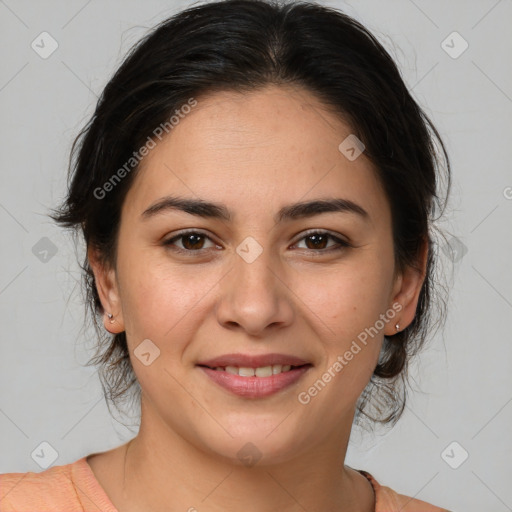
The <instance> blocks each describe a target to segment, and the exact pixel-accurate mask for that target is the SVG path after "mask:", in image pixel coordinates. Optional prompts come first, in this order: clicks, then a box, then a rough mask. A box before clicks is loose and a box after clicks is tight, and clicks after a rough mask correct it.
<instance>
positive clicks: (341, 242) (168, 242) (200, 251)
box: [163, 230, 352, 256]
mask: <svg viewBox="0 0 512 512" xmlns="http://www.w3.org/2000/svg"><path fill="white" fill-rule="evenodd" d="M187 235H201V236H203V237H205V238H207V239H208V240H210V241H212V242H213V243H215V242H214V241H213V240H212V239H211V238H210V237H209V236H208V235H207V234H205V233H202V232H201V231H197V230H189V231H182V232H181V233H179V234H178V235H176V236H174V237H172V238H170V239H169V240H166V241H165V242H163V245H164V246H166V247H169V248H170V249H171V250H173V251H176V252H178V253H181V254H187V255H189V256H199V255H201V254H204V252H203V251H207V250H208V249H210V247H208V248H206V249H197V250H192V249H182V248H181V247H176V246H174V245H173V244H174V242H175V241H177V240H179V239H180V238H183V237H185V236H187ZM312 235H326V236H328V237H329V238H331V239H332V240H334V241H336V242H337V243H338V247H330V248H329V249H318V250H316V249H305V250H306V251H309V252H312V253H318V255H322V254H326V253H331V252H336V251H342V250H344V249H346V248H348V247H352V246H351V245H350V244H349V243H348V242H346V241H345V240H342V239H340V238H338V237H336V236H334V235H333V234H332V233H330V232H329V231H324V230H311V231H307V232H306V233H304V234H303V236H302V238H300V239H299V240H297V242H295V243H294V245H296V244H297V243H299V242H301V241H302V240H304V239H305V238H308V237H310V236H312Z"/></svg>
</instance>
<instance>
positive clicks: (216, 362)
mask: <svg viewBox="0 0 512 512" xmlns="http://www.w3.org/2000/svg"><path fill="white" fill-rule="evenodd" d="M197 366H198V367H199V369H200V370H202V372H203V373H204V374H205V375H206V376H207V377H208V378H209V379H211V380H212V381H213V382H215V383H216V384H217V385H219V386H220V387H222V388H224V389H225V390H227V391H230V392H231V393H233V394H235V395H238V396H241V397H243V398H264V397H267V396H270V395H273V394H275V393H277V392H279V391H281V390H284V389H285V388H288V387H289V386H292V385H293V384H295V383H297V382H298V381H299V380H300V379H301V378H302V377H303V375H304V374H306V373H307V372H308V370H309V369H310V368H311V367H312V366H313V365H312V364H311V363H309V362H308V361H306V360H304V359H301V358H299V357H296V356H290V355H285V354H264V355H257V356H251V355H247V354H225V355H223V356H219V357H216V358H214V359H208V360H205V361H201V362H200V363H198V364H197ZM269 368H271V369H272V370H273V371H272V374H270V372H269V371H268V369H269ZM276 368H277V369H278V370H279V371H276V372H275V373H274V370H275V369H276ZM236 370H237V371H236ZM251 370H254V372H255V374H254V375H253V373H251ZM260 372H261V375H258V373H260ZM238 373H240V374H238Z"/></svg>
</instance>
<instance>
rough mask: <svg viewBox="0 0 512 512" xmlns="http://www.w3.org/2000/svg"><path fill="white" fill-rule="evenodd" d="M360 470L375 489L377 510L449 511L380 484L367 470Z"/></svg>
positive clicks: (394, 511)
mask: <svg viewBox="0 0 512 512" xmlns="http://www.w3.org/2000/svg"><path fill="white" fill-rule="evenodd" d="M358 471H359V472H360V473H361V474H362V475H364V476H365V477H366V478H367V479H368V480H369V481H370V483H371V484H372V487H373V490H374V491H375V502H376V504H375V512H399V511H400V512H449V511H448V510H446V509H445V508H441V507H437V506H435V505H432V504H430V503H427V502H426V501H422V500H418V499H416V498H411V497H409V496H405V495H403V494H398V493H397V492H395V491H394V490H393V489H390V488H389V487H386V486H384V485H380V484H379V482H377V480H376V479H375V478H374V477H373V476H372V475H371V474H370V473H368V472H367V471H363V470H358Z"/></svg>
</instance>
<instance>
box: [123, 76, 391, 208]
mask: <svg viewBox="0 0 512 512" xmlns="http://www.w3.org/2000/svg"><path fill="white" fill-rule="evenodd" d="M196 100H197V106H195V107H194V108H193V109H192V110H191V112H190V113H189V114H186V115H184V117H182V118H181V119H180V121H179V123H178V124H177V125H176V126H175V127H174V128H173V129H172V131H171V132H170V133H169V134H168V135H167V136H165V137H164V138H163V140H162V141H161V142H158V143H157V145H156V147H155V148H154V149H152V150H151V151H150V152H149V154H148V155H146V156H145V157H144V159H143V160H142V162H141V166H140V169H139V172H138V174H137V176H136V178H135V182H134V184H133V185H132V187H131V190H130V191H129V196H130V200H129V201H127V202H126V204H128V205H129V206H127V207H128V208H130V209H135V210H137V211H139V212H141V211H143V210H144V209H145V208H147V206H148V204H149V203H150V202H151V201H155V200H156V199H158V198H159V197H162V196H164V195H166V194H169V195H177V194H179V195H184V196H188V197H200V198H205V199H209V200H212V201H218V202H223V203H225V204H227V205H231V206H232V208H233V211H235V212H236V211H237V210H240V214H241V215H243V213H244V212H245V213H246V214H247V215H251V214H253V213H255V208H257V207H259V210H260V211H261V208H262V207H264V208H267V209H268V208H269V207H270V208H271V209H272V210H277V209H279V207H280V206H281V205H282V203H284V202H286V203H289V202H292V201H299V200H306V199H312V198H316V197H327V196H330V197H333V196H339V195H348V196H350V199H352V200H354V201H360V202H364V203H366V204H367V205H368V210H371V209H374V210H375V209H377V210H378V209H379V208H380V209H382V208H385V207H386V204H385V203H386V201H385V197H384V194H383V191H382V189H381V187H380V184H379V181H378V179H377V176H376V173H375V170H374V168H373V166H372V164H371V163H370V161H369V160H368V159H367V158H366V157H365V155H364V153H363V154H362V155H361V156H359V157H358V158H356V159H355V160H352V161H351V160H349V159H348V158H347V157H346V156H344V154H343V153H342V152H341V151H340V149H339V146H340V144H341V143H342V142H343V141H344V140H345V139H346V138H347V137H348V136H350V135H351V133H352V129H351V127H350V125H349V124H347V123H346V122H345V121H344V120H343V119H342V118H341V117H340V116H338V115H336V114H334V113H333V112H331V111H329V110H328V109H326V107H325V106H324V105H323V104H322V103H321V102H320V101H319V100H318V99H317V98H316V97H315V96H314V95H312V94H311V93H309V92H307V91H305V90H303V89H300V88H294V87H289V86H286V87H285V86H279V87H278V86H269V87H266V88H264V89H261V90H257V91H253V92H250V93H237V92H230V91H223V92H216V93H214V94H211V95H208V96H204V97H199V98H196ZM369 203H371V204H369ZM249 205H251V207H250V208H249ZM271 205H273V206H271ZM249 210H250V211H249ZM269 213H270V212H269ZM370 213H371V212H370ZM376 213H378V212H376Z"/></svg>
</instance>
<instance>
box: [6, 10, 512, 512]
mask: <svg viewBox="0 0 512 512" xmlns="http://www.w3.org/2000/svg"><path fill="white" fill-rule="evenodd" d="M322 3H323V4H325V5H330V6H333V7H338V8H341V9H342V10H344V11H345V12H347V13H348V14H350V15H352V16H354V17H356V18H357V19H359V20H361V21H362V22H363V23H364V24H365V25H366V26H367V27H368V28H370V29H371V30H372V31H373V32H374V33H375V34H376V35H377V37H378V38H379V39H380V40H381V41H382V42H383V44H384V45H385V46H386V48H387V49H388V50H389V51H390V52H391V54H392V55H393V56H394V58H395V59H396V60H397V62H398V64H399V66H400V68H401V69H402V72H403V75H404V78H405V80H406V81H407V83H408V84H409V86H410V87H411V88H412V89H413V94H414V96H415V97H416V99H417V100H418V101H419V103H420V104H421V105H422V106H423V107H424V108H425V109H426V111H427V113H428V114H429V115H430V116H431V118H432V119H433V121H434V123H435V124H436V125H437V127H438V128H439V130H440V132H441V135H442V136H443V137H444V140H445V142H446V144H447V147H448V150H449V153H450V156H451V159H452V164H453V177H454V187H453V193H452V197H451V202H450V208H449V211H448V214H447V219H446V221H445V223H444V224H443V225H442V226H441V227H443V228H444V229H447V230H449V232H450V233H451V234H453V235H454V236H455V239H452V240H451V247H452V249H454V250H453V251H452V252H451V253H450V251H446V254H444V253H443V256H442V258H444V260H445V261H444V263H446V264H448V263H449V262H450V259H452V260H455V261H454V262H455V265H454V270H453V283H452V291H451V298H450V310H449V316H448V322H447V324H446V327H445V329H444V331H443V332H441V333H439V334H438V335H436V336H435V338H434V339H433V340H432V341H431V342H430V345H429V347H428V348H427V350H425V351H424V353H423V354H422V356H421V357H420V358H418V360H417V361H416V363H415V364H414V365H413V368H412V376H413V379H414V380H413V388H414V392H413V393H410V400H409V402H408V407H407V409H406V411H405V414H404V416H403V418H402V419H401V420H400V422H399V423H398V425H397V426H396V427H395V428H394V429H392V430H389V429H388V430H380V431H377V432H376V433H375V434H373V435H369V434H364V433H362V432H361V431H354V433H353V436H352V438H351V443H350V446H349V453H348V457H347V463H348V464H349V465H351V466H352V467H356V468H360V469H366V470H367V471H370V472H371V473H373V474H374V476H375V477H376V478H377V479H378V480H379V481H380V482H381V483H382V484H384V485H388V486H390V487H392V488H395V489H396V490H398V491H400V492H401V493H404V494H408V495H410V496H416V497H417V498H419V499H423V500H426V501H432V502H433V503H435V504H439V505H442V506H444V507H447V508H449V509H452V510H460V511H462V510H464V511H465V512H470V511H481V510H486V511H496V512H501V511H507V510H512V487H511V486H510V476H511V475H512V468H511V460H512V441H511V431H512V428H511V425H512V421H511V420H512V404H511V401H512V372H511V366H512V365H511V363H512V343H511V342H510V341H511V337H510V320H511V319H512V272H511V271H510V261H511V259H510V254H511V253H512V236H511V234H512V173H511V170H510V161H511V156H512V154H511V153H512V152H511V145H512V144H511V140H512V122H511V114H512V72H511V66H510V56H511V54H512V52H511V50H512V37H511V36H510V22H511V21H512V3H511V1H510V0H501V1H496V0H481V1H471V2H470V1H462V0H459V1H451V2H446V1H421V0H415V1H412V0H393V1H379V0H365V1H360V2H342V1H339V0H337V1H330V2H325V1H324V2H322ZM188 5H190V2H176V1H167V2H164V1H157V0H152V1H149V0H148V1H145V2H135V1H123V2H121V1H120V0H116V1H104V2H101V1H99V0H91V1H89V2H87V1H82V0H80V1H64V0H61V1H55V0H54V1H45V2H36V1H32V2H29V1H23V0H5V1H1V0H0V38H1V43H2V44H1V46H0V52H1V59H2V67H1V69H0V104H1V112H2V123H1V124H0V130H1V131H0V140H1V143H2V151H1V152H0V159H1V160H0V164H1V165H0V172H1V180H0V187H1V188H0V229H1V238H2V242H1V248H2V249H1V252H0V322H1V326H2V342H1V345H0V347H1V358H0V379H1V380H0V433H1V435H0V453H1V454H2V457H1V458H0V472H14V471H23V472H24V471H36V472H37V471H41V470H42V468H41V467H40V466H38V464H37V463H36V462H35V460H34V459H35V457H34V459H33V458H32V457H31V454H32V453H33V452H34V450H35V449H37V448H38V447H39V445H40V443H41V442H43V441H46V442H48V443H50V445H51V446H52V447H53V448H54V449H55V450H56V452H57V455H58V458H57V459H56V460H55V462H54V463H53V464H54V465H60V464H67V463H70V462H74V461H75V460H76V459H78V458H79V457H82V456H84V455H86V454H89V453H92V452H97V451H103V450H107V449H109V448H112V447H114V446H117V445H119V444H121V443H123V442H125V441H126V440H128V439H129V438H131V437H133V435H134V434H135V433H136V430H133V429H132V430H131V431H130V430H129V429H127V428H125V427H124V426H123V425H121V424H120V423H119V422H118V421H117V420H115V419H112V418H111V416H110V415H109V412H108V409H107V407H106V405H105V403H104V401H103V398H102V392H101V387H100V385H99V381H98V378H97V374H96V371H95V369H94V368H91V367H83V366H82V365H83V363H85V362H86V361H87V359H88V358H89V357H90V355H91V350H90V347H91V346H92V343H93V342H94V334H93V333H92V332H91V331H90V330H83V329H82V325H83V305H82V303H81V295H80V291H79V279H80V274H79V269H78V266H77V263H76V254H75V249H74V245H73V242H72V240H71V239H70V237H69V236H68V235H67V234H66V233H65V232H62V231H61V230H60V229H59V228H57V227H56V226H54V225H53V224H52V222H51V221H50V220H49V219H48V218H47V217H46V216H45V214H46V212H47V208H48V207H51V206H56V205H57V204H58V202H59V201H60V199H61V198H62V196H63V194H64V191H65V184H66V169H67V159H68V155H69V150H70V147H71V142H72V140H73V138H74V136H75V135H76V134H77V133H78V130H79V129H80V128H81V127H82V126H83V125H84V123H85V122H86V121H87V119H88V117H89V116H90V115H91V114H92V112H93V108H94V105H95V102H96V100H97V96H98V95H99V94H100V92H101V90H102V88H103V87H104V86H105V84H106V82H107V80H108V78H109V77H110V76H111V74H112V73H113V72H114V70H115V68H116V66H117V65H118V64H119V63H120V61H121V58H122V57H123V55H124V54H125V52H126V51H127V50H128V48H129V47H130V46H131V45H132V44H134V43H135V42H136V41H137V40H138V39H139V38H140V37H141V36H142V35H143V34H145V33H146V30H147V29H148V28H150V27H151V26H153V25H154V24H156V23H157V22H158V21H160V20H161V19H163V18H165V17H167V16H169V15H171V14H173V13H174V12H176V11H177V10H180V9H181V8H184V7H186V6H188ZM43 31H47V32H49V33H50V34H51V36H52V37H53V38H54V39H55V40H56V41H57V42H58V45H59V46H58V48H57V50H56V51H55V52H54V53H53V54H52V55H51V56H50V57H48V58H47V59H43V58H41V57H40V56H39V54H38V53H36V52H35V51H34V50H33V49H32V48H31V43H32V41H34V40H36V42H37V41H40V38H39V39H36V38H37V37H38V36H39V34H40V33H41V32H43ZM453 31H457V32H458V33H460V35H461V36H462V37H463V38H464V40H466V41H467V43H468V44H469V47H468V49H467V50H466V51H465V52H464V53H462V54H461V55H460V56H458V57H457V58H453V57H452V56H450V55H448V53H447V52H446V51H445V50H444V49H443V46H442V42H443V41H444V40H445V39H446V38H447V36H449V34H451V33H452V32H453ZM461 44H462V41H461V40H457V39H453V37H452V38H451V39H450V38H448V40H447V42H446V43H444V45H445V47H446V45H449V46H451V47H452V48H451V49H450V50H449V51H451V52H452V54H453V52H456V53H458V52H459V51H460V49H461V48H462V46H461ZM45 47H46V48H48V47H49V46H48V44H45ZM44 237H46V238H47V239H48V240H49V241H51V243H50V242H48V240H46V239H44ZM41 239H43V241H41ZM34 247H35V249H34ZM52 248H53V251H55V250H56V251H57V252H56V253H55V254H53V253H52V251H51V249H52ZM445 249H446V247H445ZM45 250H47V251H48V252H46V253H45V252H44V251H45ZM450 254H451V256H450ZM447 268H448V270H449V267H447ZM454 441H456V442H457V443H458V445H455V447H454V446H453V445H452V446H451V447H449V448H448V450H445V449H446V448H447V447H448V446H449V445H450V444H451V443H452V442H454ZM465 452H467V453H468V454H469V456H468V458H467V460H465V461H464V462H463V463H461V461H462V460H463V458H464V456H465V455H464V454H465ZM443 454H444V455H443ZM448 462H449V463H450V464H451V466H457V465H458V467H457V469H454V468H453V467H451V466H450V464H449V463H448Z"/></svg>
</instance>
